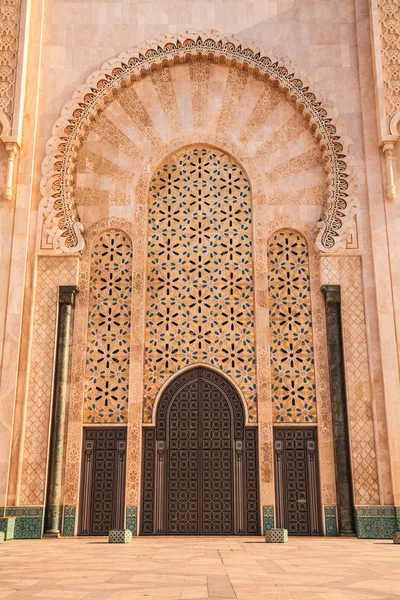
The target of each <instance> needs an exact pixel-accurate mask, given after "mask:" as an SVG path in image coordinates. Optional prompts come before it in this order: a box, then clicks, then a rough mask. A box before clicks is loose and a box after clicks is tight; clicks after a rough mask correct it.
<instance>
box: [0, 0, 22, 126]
mask: <svg viewBox="0 0 400 600" xmlns="http://www.w3.org/2000/svg"><path fill="white" fill-rule="evenodd" d="M20 5H21V0H0V56H1V59H0V110H1V111H3V112H4V113H5V115H7V117H8V118H9V119H10V121H11V120H12V115H13V103H14V94H15V77H16V70H17V53H18V34H19V15H20Z"/></svg>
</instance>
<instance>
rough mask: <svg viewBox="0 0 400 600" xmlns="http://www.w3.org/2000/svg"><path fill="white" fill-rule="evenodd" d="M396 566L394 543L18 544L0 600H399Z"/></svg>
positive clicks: (3, 569)
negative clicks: (1, 599)
mask: <svg viewBox="0 0 400 600" xmlns="http://www.w3.org/2000/svg"><path fill="white" fill-rule="evenodd" d="M399 564H400V547H398V546H395V545H393V543H392V542H391V541H390V540H357V539H354V538H351V539H343V538H329V539H328V538H312V539H310V538H299V537H297V538H293V537H292V538H290V539H289V544H282V545H281V544H277V545H275V544H274V545H272V544H266V543H265V542H264V541H263V538H262V537H218V538H217V537H201V538H199V537H197V538H195V537H168V538H165V537H151V538H150V537H149V538H146V537H136V538H134V539H133V541H132V543H131V544H126V545H110V544H108V540H107V538H103V537H97V538H95V537H89V538H69V539H59V540H56V539H43V540H21V541H20V540H18V541H11V542H8V543H5V544H3V545H2V547H1V548H0V598H7V599H9V600H14V598H15V599H19V600H22V599H23V600H28V599H31V598H32V599H34V598H38V599H40V598H55V599H57V600H58V599H63V600H67V599H76V600H79V599H81V598H84V599H85V600H108V599H112V600H139V599H140V600H144V599H147V600H149V599H159V600H163V599H169V600H175V599H176V600H178V599H184V598H186V599H189V598H190V599H191V600H196V599H202V598H210V599H214V600H219V599H230V598H232V599H233V598H237V599H240V600H264V599H276V600H317V599H318V600H375V599H379V600H389V599H393V600H394V599H395V598H400V587H399Z"/></svg>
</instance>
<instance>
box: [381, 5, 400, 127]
mask: <svg viewBox="0 0 400 600" xmlns="http://www.w3.org/2000/svg"><path fill="white" fill-rule="evenodd" d="M378 6H379V21H380V27H381V48H382V62H383V79H384V83H385V99H386V111H387V115H388V118H389V119H390V118H391V117H392V116H393V115H394V114H395V113H397V112H399V111H400V5H399V3H398V2H396V1H395V2H393V0H378Z"/></svg>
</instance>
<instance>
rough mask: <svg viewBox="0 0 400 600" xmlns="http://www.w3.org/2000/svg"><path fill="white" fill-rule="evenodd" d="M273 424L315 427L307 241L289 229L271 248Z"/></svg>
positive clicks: (275, 237)
mask: <svg viewBox="0 0 400 600" xmlns="http://www.w3.org/2000/svg"><path fill="white" fill-rule="evenodd" d="M268 292H269V310H270V313H269V319H270V336H271V341H270V345H271V381H272V403H273V420H274V422H280V423H315V422H316V421H317V404H316V395H315V373H314V348H313V334H312V320H311V294H310V272H309V260H308V248H307V242H306V240H305V239H304V237H303V236H302V235H300V234H299V233H297V232H296V231H292V230H290V229H282V230H280V231H277V232H275V233H274V234H273V235H272V236H271V238H270V241H269V244H268Z"/></svg>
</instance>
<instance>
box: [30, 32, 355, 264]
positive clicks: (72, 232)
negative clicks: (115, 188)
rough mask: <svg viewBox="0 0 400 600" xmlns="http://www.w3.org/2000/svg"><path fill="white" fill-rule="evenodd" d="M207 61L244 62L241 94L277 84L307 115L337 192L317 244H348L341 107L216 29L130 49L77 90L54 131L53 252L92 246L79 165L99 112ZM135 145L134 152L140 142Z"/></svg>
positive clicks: (47, 176) (50, 178) (174, 119)
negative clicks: (159, 75)
mask: <svg viewBox="0 0 400 600" xmlns="http://www.w3.org/2000/svg"><path fill="white" fill-rule="evenodd" d="M199 58H202V59H207V61H211V62H215V63H226V64H228V65H236V67H237V68H238V69H239V72H240V71H243V77H242V79H243V81H242V79H240V76H237V77H239V80H240V81H239V80H238V82H236V84H235V82H233V83H232V81H231V82H230V84H229V85H231V87H232V89H233V90H234V89H236V88H240V86H241V88H243V86H244V85H245V81H244V80H245V79H246V75H245V74H246V72H249V73H251V74H252V75H254V76H255V77H257V78H259V79H263V80H265V81H270V82H272V83H273V84H274V85H275V86H276V88H277V89H279V90H280V92H281V93H282V94H284V95H285V96H286V97H287V99H288V101H289V102H291V103H292V104H293V105H294V106H295V107H296V109H297V110H298V112H299V113H301V114H302V116H303V118H304V119H305V123H306V125H307V126H308V128H309V130H310V131H311V132H312V134H313V136H314V138H315V140H316V142H317V143H318V146H319V149H320V151H321V153H322V159H323V163H324V170H325V172H326V174H327V187H328V192H329V193H328V199H327V202H326V204H325V208H324V211H323V214H322V216H321V220H320V223H319V231H318V235H317V246H318V247H319V249H320V250H321V251H323V252H326V251H329V252H333V251H336V250H337V249H338V248H341V247H343V246H344V245H345V239H346V230H347V227H348V224H349V223H351V220H352V214H353V212H354V210H355V208H354V201H353V200H352V199H351V180H352V178H353V177H352V175H353V174H352V168H351V158H350V157H349V154H348V144H349V139H348V138H346V137H345V136H344V134H343V132H342V125H341V123H340V121H339V119H338V117H337V114H336V112H335V110H334V109H331V108H329V107H328V105H327V103H326V102H324V100H323V99H321V94H320V93H318V94H317V93H314V92H313V91H312V86H311V83H310V80H309V78H308V77H307V76H306V75H304V74H301V73H299V72H298V71H297V69H296V68H295V67H294V66H293V65H292V64H290V63H288V62H286V63H285V64H283V63H282V62H281V61H278V60H276V59H275V57H273V56H272V55H271V54H269V53H268V54H267V53H266V52H265V51H264V50H263V49H262V48H260V47H257V46H256V45H255V44H253V43H252V42H250V43H247V42H246V43H244V42H241V41H239V40H236V39H235V38H233V37H229V38H227V37H225V36H223V35H222V34H219V33H218V32H215V31H213V32H185V33H184V34H182V35H178V36H171V35H167V36H164V37H163V38H162V39H160V40H156V41H154V42H152V43H149V44H148V45H147V46H144V47H142V48H136V49H135V50H132V51H127V52H123V53H122V54H120V56H119V57H118V58H114V59H111V60H110V61H107V62H106V63H105V64H104V65H103V67H102V69H101V70H100V71H96V72H95V73H93V74H92V75H91V76H90V77H89V78H88V80H87V82H86V84H85V85H83V86H82V87H80V88H79V89H78V90H77V91H76V92H75V94H74V96H73V99H72V101H71V102H69V103H68V104H67V105H66V106H65V107H64V109H63V111H62V117H61V118H60V119H58V121H57V122H56V123H55V125H54V127H53V137H52V138H51V139H50V140H49V142H48V144H47V156H46V158H45V160H44V162H43V166H42V171H43V179H42V183H41V190H42V195H43V199H42V203H41V209H40V212H41V218H42V219H43V229H44V231H46V236H47V238H46V239H47V243H46V248H47V249H48V250H51V251H53V252H54V251H57V250H58V251H60V252H66V253H74V252H79V251H81V250H82V248H83V246H84V239H83V235H82V234H83V226H82V224H81V223H80V222H79V216H78V212H77V208H76V205H75V200H74V194H75V163H76V161H77V155H78V150H79V148H80V146H81V144H82V142H83V141H84V140H85V137H86V135H87V132H88V130H89V128H90V127H91V126H92V125H91V124H92V123H96V119H97V120H98V119H99V116H98V115H99V113H100V112H101V111H103V110H104V109H105V108H106V107H107V105H108V104H110V103H111V102H112V101H113V99H114V98H115V97H116V96H117V97H118V94H120V93H121V90H122V88H127V87H129V86H130V85H131V84H132V83H133V82H134V81H137V80H139V79H141V78H143V77H145V76H148V75H150V74H151V73H152V72H153V71H154V69H156V68H159V69H161V68H164V67H168V66H172V65H173V64H175V63H185V62H192V61H194V60H196V59H199ZM165 75H166V78H164V79H165V80H162V81H158V86H159V87H160V86H161V87H160V89H159V90H158V93H160V96H163V95H164V92H163V90H164V91H168V89H170V88H171V84H170V81H169V80H168V77H167V75H168V73H165ZM237 77H236V78H237ZM228 83H229V82H228ZM227 85H228V84H227ZM164 104H165V103H164ZM174 106H175V105H172V104H170V105H168V107H164V106H163V109H164V110H167V111H168V117H169V120H170V121H171V122H170V126H171V128H172V130H173V131H175V130H176V131H178V129H179V126H180V125H179V122H178V117H179V115H178V114H175V113H177V111H176V110H172V109H173V108H174ZM175 108H176V107H175ZM228 113H229V106H227V107H226V111H225V112H224V114H222V112H221V115H220V122H219V127H220V128H222V129H221V130H223V128H224V127H225V125H224V123H225V121H226V120H227V119H228V120H229V114H230V113H229V114H228ZM196 114H197V113H196ZM197 117H198V118H197V120H196V122H197V121H198V122H199V123H201V122H202V117H201V115H200V114H198V115H197ZM101 118H103V117H101ZM224 118H225V121H224V120H223V119H224ZM104 119H105V121H104V123H103V125H102V127H103V131H104V126H105V127H107V125H108V126H109V125H110V123H109V122H107V119H106V117H104ZM104 119H103V120H104ZM221 119H222V121H221ZM125 142H126V140H125ZM125 142H124V143H125ZM128 143H129V140H128ZM126 147H127V146H126V145H125V149H126ZM130 148H131V150H132V152H134V150H135V148H134V147H132V144H131V145H130Z"/></svg>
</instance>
